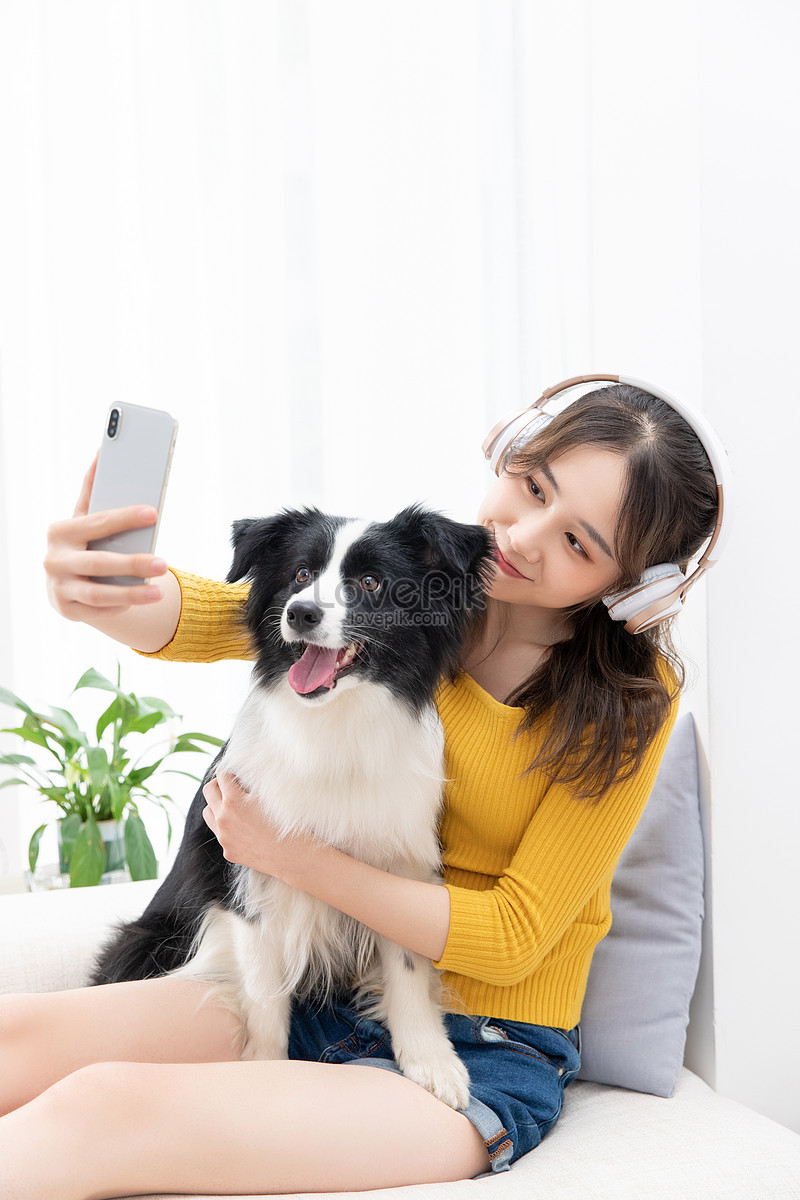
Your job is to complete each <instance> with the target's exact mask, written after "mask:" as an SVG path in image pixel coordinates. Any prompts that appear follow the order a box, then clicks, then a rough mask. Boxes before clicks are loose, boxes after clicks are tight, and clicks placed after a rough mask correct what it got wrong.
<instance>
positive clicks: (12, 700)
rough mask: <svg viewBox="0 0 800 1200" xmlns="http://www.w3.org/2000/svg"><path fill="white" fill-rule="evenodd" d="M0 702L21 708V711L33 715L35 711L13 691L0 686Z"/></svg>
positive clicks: (10, 706)
mask: <svg viewBox="0 0 800 1200" xmlns="http://www.w3.org/2000/svg"><path fill="white" fill-rule="evenodd" d="M0 704H7V705H8V707H9V708H21V709H22V711H23V712H26V713H29V714H30V716H32V717H35V716H36V713H35V712H34V711H33V709H32V708H29V707H28V705H27V704H26V703H25V701H24V700H20V698H19V696H17V695H16V694H15V693H14V692H10V691H9V690H8V688H4V687H0Z"/></svg>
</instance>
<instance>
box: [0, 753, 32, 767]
mask: <svg viewBox="0 0 800 1200" xmlns="http://www.w3.org/2000/svg"><path fill="white" fill-rule="evenodd" d="M0 765H2V766H4V767H21V766H23V765H24V766H26V767H35V766H37V765H38V764H37V762H36V759H35V758H31V757H30V755H28V754H0Z"/></svg>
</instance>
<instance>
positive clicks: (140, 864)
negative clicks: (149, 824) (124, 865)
mask: <svg viewBox="0 0 800 1200" xmlns="http://www.w3.org/2000/svg"><path fill="white" fill-rule="evenodd" d="M125 857H126V858H127V860H128V870H129V871H130V873H131V879H155V878H156V875H157V874H158V864H157V862H156V855H155V851H154V849H153V846H152V843H151V841H150V838H149V837H148V836H147V830H146V829H145V827H144V821H143V820H142V818H141V817H140V816H137V815H136V814H135V813H130V815H129V816H128V819H127V821H126V822H125Z"/></svg>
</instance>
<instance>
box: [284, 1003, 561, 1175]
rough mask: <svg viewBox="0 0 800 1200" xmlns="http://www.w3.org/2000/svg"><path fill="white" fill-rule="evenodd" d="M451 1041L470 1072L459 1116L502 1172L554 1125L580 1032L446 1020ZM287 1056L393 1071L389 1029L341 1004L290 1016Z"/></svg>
mask: <svg viewBox="0 0 800 1200" xmlns="http://www.w3.org/2000/svg"><path fill="white" fill-rule="evenodd" d="M445 1022H446V1026H447V1032H448V1034H449V1036H450V1040H451V1042H452V1043H453V1046H454V1047H455V1049H456V1052H457V1053H458V1055H459V1056H460V1058H461V1060H462V1062H463V1063H464V1065H465V1066H466V1068H467V1070H468V1071H469V1078H470V1102H469V1105H468V1106H467V1108H466V1109H464V1115H465V1116H466V1117H467V1118H468V1120H470V1121H471V1122H472V1124H473V1125H474V1126H475V1128H476V1129H477V1130H478V1132H479V1134H480V1135H481V1137H482V1138H483V1140H484V1142H485V1143H486V1149H487V1151H488V1154H489V1160H490V1162H491V1166H492V1170H493V1171H506V1170H508V1168H509V1167H510V1166H511V1164H512V1163H513V1162H515V1161H516V1160H517V1159H518V1158H519V1157H520V1156H521V1155H522V1154H527V1152H528V1151H529V1150H533V1149H534V1147H535V1146H538V1145H539V1142H540V1141H541V1140H542V1138H543V1137H544V1136H545V1134H546V1133H548V1132H549V1131H550V1130H551V1129H552V1128H553V1126H554V1125H555V1123H556V1121H557V1120H558V1117H559V1115H560V1113H561V1105H562V1103H563V1100H564V1088H565V1087H566V1086H567V1084H569V1083H572V1081H573V1079H574V1078H575V1077H576V1075H577V1074H578V1070H579V1069H580V1030H579V1029H578V1027H577V1026H576V1027H575V1028H574V1029H572V1030H569V1031H567V1030H564V1029H553V1028H550V1027H549V1026H546V1025H527V1024H524V1023H523V1022H520V1021H505V1020H497V1019H495V1018H493V1017H470V1016H461V1015H459V1014H455V1013H447V1014H445ZM289 1057H290V1058H294V1059H303V1060H305V1061H311V1062H329V1063H358V1064H359V1065H365V1066H366V1065H369V1066H375V1067H384V1068H386V1069H388V1070H393V1071H398V1072H399V1067H398V1066H397V1064H396V1062H395V1061H394V1057H393V1055H392V1042H391V1037H390V1036H389V1033H388V1031H387V1030H386V1029H385V1028H384V1026H382V1025H379V1024H378V1023H377V1022H376V1021H373V1020H371V1019H370V1018H369V1017H365V1016H362V1015H361V1014H360V1013H359V1012H358V1010H357V1009H355V1008H353V1007H351V1006H350V1005H349V1004H347V1003H345V1002H337V1003H334V1004H332V1005H328V1006H325V1007H316V1006H315V1004H314V1003H313V1002H311V1003H305V1004H296V1005H295V1007H294V1008H293V1010H292V1023H291V1030H290V1036H289Z"/></svg>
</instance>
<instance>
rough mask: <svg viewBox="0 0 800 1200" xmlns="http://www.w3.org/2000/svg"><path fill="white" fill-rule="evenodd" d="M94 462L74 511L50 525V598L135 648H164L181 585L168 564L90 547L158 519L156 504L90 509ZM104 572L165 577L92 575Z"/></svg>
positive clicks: (70, 616) (70, 615)
mask: <svg viewBox="0 0 800 1200" xmlns="http://www.w3.org/2000/svg"><path fill="white" fill-rule="evenodd" d="M96 467H97V457H96V456H95V459H94V462H93V463H92V465H91V466H90V468H89V470H88V471H87V472H86V477H85V478H84V481H83V486H82V488H81V493H80V496H79V497H78V502H77V504H76V505H75V511H74V513H73V515H72V517H70V518H69V519H68V520H66V521H57V522H56V523H55V524H53V525H51V526H50V528H49V530H48V531H47V553H46V555H45V559H44V569H45V573H46V575H47V594H48V597H49V599H50V603H51V604H52V606H53V608H54V609H55V610H56V612H58V613H60V614H61V616H62V617H66V618H67V620H69V621H82V622H84V623H85V624H87V625H92V626H93V627H94V628H95V629H99V630H100V631H101V632H103V633H107V634H108V635H109V636H110V637H113V638H116V639H117V640H118V641H121V642H125V643H126V644H127V645H130V646H133V647H134V648H135V649H137V650H145V651H154V650H160V649H161V648H162V646H165V645H166V644H167V642H169V641H171V640H172V637H173V636H174V633H175V629H176V627H177V624H178V618H179V616H180V587H179V585H178V581H177V579H176V578H175V576H174V575H172V574H171V573H170V572H169V571H168V570H167V564H166V563H165V562H163V561H162V560H161V559H158V558H155V557H154V556H153V555H152V554H117V553H114V552H112V551H105V550H90V549H89V548H88V544H89V542H91V541H95V540H96V539H97V538H101V537H106V536H108V535H109V534H112V533H121V532H123V531H124V530H127V529H143V528H146V527H148V526H150V525H154V524H155V523H156V520H157V519H158V514H157V512H156V510H155V509H154V508H151V507H138V508H137V507H135V506H134V507H131V508H118V509H110V510H109V511H107V512H98V513H91V514H90V513H89V498H90V496H91V493H92V483H93V481H94V473H95V469H96ZM105 575H131V576H138V577H140V578H141V579H142V580H143V581H144V580H145V579H153V578H155V577H159V576H163V577H164V578H163V580H162V582H161V583H160V584H154V583H150V584H144V583H142V585H140V586H137V585H133V586H130V587H127V586H126V587H123V586H118V585H116V584H108V583H96V582H94V580H93V579H92V576H97V577H100V578H102V577H103V576H105Z"/></svg>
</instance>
